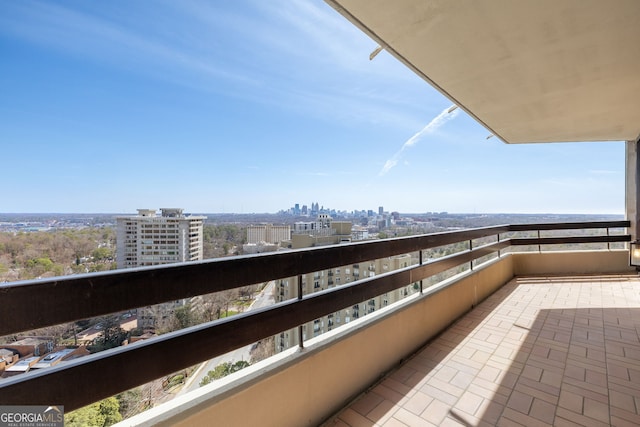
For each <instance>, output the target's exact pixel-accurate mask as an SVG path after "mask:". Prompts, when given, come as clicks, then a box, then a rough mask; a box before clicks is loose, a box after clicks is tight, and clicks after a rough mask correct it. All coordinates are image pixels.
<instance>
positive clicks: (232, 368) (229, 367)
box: [200, 360, 249, 387]
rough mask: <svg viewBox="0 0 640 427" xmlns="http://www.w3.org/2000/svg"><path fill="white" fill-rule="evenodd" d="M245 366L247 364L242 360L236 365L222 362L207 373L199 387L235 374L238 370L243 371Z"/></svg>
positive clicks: (247, 364)
mask: <svg viewBox="0 0 640 427" xmlns="http://www.w3.org/2000/svg"><path fill="white" fill-rule="evenodd" d="M247 366H249V362H245V361H244V360H240V361H238V362H236V363H230V362H223V363H221V364H219V365H218V366H216V367H215V369H214V370H213V371H209V372H207V375H206V376H205V377H204V378H202V380H201V381H200V387H202V386H204V385H207V384H209V383H210V382H211V381H213V380H218V379H220V378H223V377H226V376H227V375H229V374H232V373H234V372H237V371H239V370H240V369H244V368H246V367H247Z"/></svg>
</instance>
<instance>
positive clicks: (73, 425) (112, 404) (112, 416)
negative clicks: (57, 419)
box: [64, 397, 122, 427]
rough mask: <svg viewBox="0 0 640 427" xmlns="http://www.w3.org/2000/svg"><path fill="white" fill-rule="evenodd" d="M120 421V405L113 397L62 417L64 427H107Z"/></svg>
mask: <svg viewBox="0 0 640 427" xmlns="http://www.w3.org/2000/svg"><path fill="white" fill-rule="evenodd" d="M120 421H122V415H120V403H119V402H118V399H116V398H115V397H108V398H106V399H104V400H101V401H99V402H95V403H92V404H91V405H88V406H85V407H83V408H79V409H76V410H75V411H72V412H69V413H68V414H65V416H64V425H65V426H67V427H107V426H111V425H113V424H115V423H118V422H120Z"/></svg>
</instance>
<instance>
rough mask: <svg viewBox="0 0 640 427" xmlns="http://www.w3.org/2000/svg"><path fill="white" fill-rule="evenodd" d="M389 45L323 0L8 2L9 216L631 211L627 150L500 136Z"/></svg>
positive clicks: (3, 125) (2, 75) (4, 105)
mask: <svg viewBox="0 0 640 427" xmlns="http://www.w3.org/2000/svg"><path fill="white" fill-rule="evenodd" d="M434 42H436V43H437V41H434ZM375 48H376V43H375V42H373V41H372V40H371V39H369V38H368V37H367V36H365V35H364V34H363V33H362V32H360V31H359V30H357V29H356V28H354V27H353V25H352V24H350V23H349V22H347V21H346V20H345V19H344V18H343V17H342V16H340V15H339V14H338V13H336V12H335V11H334V10H333V9H331V8H330V7H329V6H328V5H326V4H325V3H324V2H322V1H319V0H314V1H274V2H258V1H243V2H229V3H214V4H210V3H205V2H198V1H192V2H180V3H171V2H158V3H153V4H150V3H129V2H121V1H115V2H110V3H105V4H100V5H99V7H97V6H96V5H94V4H88V3H82V2H75V1H63V2H58V3H45V2H37V1H25V2H4V3H2V5H0V51H2V54H3V67H2V69H0V90H1V91H2V93H3V96H2V97H1V98H0V112H1V114H0V147H1V148H2V157H3V160H5V161H4V162H3V168H2V176H3V178H5V179H4V185H3V192H2V193H3V196H4V197H3V198H2V202H1V203H0V212H25V213H27V212H34V213H35V212H69V213H74V212H77V213H81V212H91V213H115V212H133V211H135V209H137V208H140V207H151V208H154V207H158V208H159V207H162V206H180V207H184V208H185V209H187V210H188V211H189V212H201V213H218V212H220V213H254V212H256V213H258V212H277V211H279V210H281V209H284V208H285V207H288V206H291V205H292V203H296V202H297V201H302V200H314V201H315V200H318V201H323V202H321V204H323V205H324V206H331V207H335V208H338V207H339V209H343V210H345V211H352V210H360V209H363V208H367V209H375V208H377V206H378V205H383V206H385V207H386V206H389V207H390V208H391V207H392V209H393V210H395V211H399V212H404V213H410V212H415V213H418V212H442V211H447V212H452V213H455V212H461V213H462V212H478V213H559V214H562V213H571V214H623V213H624V207H625V206H624V203H625V199H624V187H625V186H624V181H625V177H624V168H625V160H624V152H625V147H624V143H622V142H603V143H596V142H594V143H589V144H578V143H561V144H530V145H507V144H504V143H503V142H502V141H500V140H498V139H497V138H490V139H487V137H488V136H489V132H488V131H487V130H486V129H485V128H483V127H482V126H481V125H479V124H478V123H476V122H475V121H474V120H473V119H472V118H470V117H469V116H468V115H467V114H466V113H464V112H463V111H461V110H460V109H457V110H454V111H452V112H448V111H449V109H450V107H451V105H452V103H451V101H449V100H448V99H446V98H445V97H443V96H442V95H441V94H439V93H438V92H437V91H436V90H434V89H433V88H432V87H431V86H429V85H428V84H427V83H426V82H425V81H423V80H421V79H420V78H419V77H418V76H416V75H415V74H414V73H413V72H411V71H410V70H408V69H407V68H406V67H405V66H404V65H402V64H400V63H399V62H398V61H397V60H396V59H395V58H393V57H391V56H390V55H389V54H388V53H387V52H385V51H383V52H381V53H380V54H378V55H377V56H376V57H375V58H374V59H373V60H369V54H370V53H371V52H373V51H374V50H375ZM523 189H526V191H524V190H523ZM373 200H376V201H377V202H373Z"/></svg>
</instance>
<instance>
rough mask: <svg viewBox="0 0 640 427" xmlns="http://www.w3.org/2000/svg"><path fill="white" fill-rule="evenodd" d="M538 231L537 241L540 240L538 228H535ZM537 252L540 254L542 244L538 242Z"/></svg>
mask: <svg viewBox="0 0 640 427" xmlns="http://www.w3.org/2000/svg"><path fill="white" fill-rule="evenodd" d="M537 233H538V241H540V230H537ZM538 253H539V254H541V253H542V245H541V244H540V243H538Z"/></svg>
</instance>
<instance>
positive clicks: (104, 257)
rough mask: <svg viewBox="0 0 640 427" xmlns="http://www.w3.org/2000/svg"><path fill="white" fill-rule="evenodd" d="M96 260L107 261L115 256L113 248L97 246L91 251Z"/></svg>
mask: <svg viewBox="0 0 640 427" xmlns="http://www.w3.org/2000/svg"><path fill="white" fill-rule="evenodd" d="M91 256H92V257H93V260H94V261H97V262H105V261H108V260H110V259H112V258H113V250H111V249H109V248H106V247H104V246H102V247H100V248H96V249H94V250H93V252H92V253H91Z"/></svg>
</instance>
